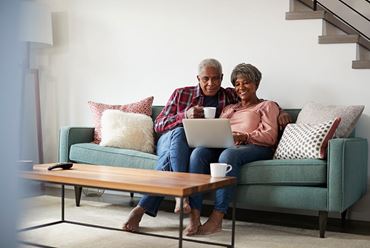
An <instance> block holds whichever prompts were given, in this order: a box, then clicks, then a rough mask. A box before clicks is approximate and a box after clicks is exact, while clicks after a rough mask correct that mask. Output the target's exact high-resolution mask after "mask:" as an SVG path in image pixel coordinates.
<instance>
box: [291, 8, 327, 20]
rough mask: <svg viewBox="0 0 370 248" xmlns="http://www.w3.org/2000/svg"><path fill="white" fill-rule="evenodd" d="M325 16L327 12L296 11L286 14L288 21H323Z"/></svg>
mask: <svg viewBox="0 0 370 248" xmlns="http://www.w3.org/2000/svg"><path fill="white" fill-rule="evenodd" d="M324 16H325V11H323V10H319V11H294V12H286V13H285V19H286V20H304V19H322V18H324Z"/></svg>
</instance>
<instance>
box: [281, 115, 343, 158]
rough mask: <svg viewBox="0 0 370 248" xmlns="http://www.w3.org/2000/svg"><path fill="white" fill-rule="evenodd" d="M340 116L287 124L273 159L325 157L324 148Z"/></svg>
mask: <svg viewBox="0 0 370 248" xmlns="http://www.w3.org/2000/svg"><path fill="white" fill-rule="evenodd" d="M339 123H340V118H336V119H334V120H331V121H327V122H324V123H320V124H317V125H309V124H288V125H287V126H286V128H285V130H284V133H283V136H282V137H281V139H280V141H279V145H278V147H277V148H276V151H275V154H274V159H304V158H312V159H315V158H321V159H324V158H325V157H326V148H327V145H328V142H329V139H331V138H332V137H333V135H334V132H335V130H336V128H337V127H338V124H339Z"/></svg>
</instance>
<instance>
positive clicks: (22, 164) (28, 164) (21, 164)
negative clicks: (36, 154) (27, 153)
mask: <svg viewBox="0 0 370 248" xmlns="http://www.w3.org/2000/svg"><path fill="white" fill-rule="evenodd" d="M17 167H18V169H19V170H21V171H32V170H33V161H32V160H18V161H17Z"/></svg>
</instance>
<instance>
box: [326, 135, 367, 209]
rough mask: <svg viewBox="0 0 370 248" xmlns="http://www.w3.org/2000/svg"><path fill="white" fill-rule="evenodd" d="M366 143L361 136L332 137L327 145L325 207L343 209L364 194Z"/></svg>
mask: <svg viewBox="0 0 370 248" xmlns="http://www.w3.org/2000/svg"><path fill="white" fill-rule="evenodd" d="M367 146H368V143H367V140H366V139H363V138H346V139H342V138H341V139H332V140H330V141H329V147H328V166H327V184H328V210H329V211H336V212H343V211H344V210H346V209H347V208H348V207H350V206H351V205H352V204H354V203H355V202H356V201H357V200H359V199H360V198H361V196H363V195H364V194H365V193H366V190H367V169H368V168H367V167H368V164H367V161H368V148H367Z"/></svg>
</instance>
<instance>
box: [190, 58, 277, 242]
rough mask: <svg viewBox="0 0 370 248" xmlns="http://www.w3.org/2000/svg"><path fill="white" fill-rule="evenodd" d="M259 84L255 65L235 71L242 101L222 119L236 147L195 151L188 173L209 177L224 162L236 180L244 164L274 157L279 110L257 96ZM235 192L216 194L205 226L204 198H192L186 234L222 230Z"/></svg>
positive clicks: (228, 110) (198, 195) (198, 196)
mask: <svg viewBox="0 0 370 248" xmlns="http://www.w3.org/2000/svg"><path fill="white" fill-rule="evenodd" d="M260 81H261V72H260V71H259V70H258V69H257V68H256V67H254V66H253V65H251V64H244V63H242V64H239V65H237V66H236V67H235V68H234V70H233V72H232V74H231V82H232V84H233V85H234V87H235V92H236V94H237V95H238V97H239V99H240V101H239V102H238V103H236V104H232V105H228V106H226V107H225V108H224V110H223V111H222V113H221V116H220V118H228V119H230V124H231V129H232V131H233V137H234V142H235V146H234V147H231V148H227V149H215V148H206V147H197V148H195V149H194V150H193V152H192V153H191V157H190V164H189V172H191V173H202V174H208V173H209V171H210V169H209V165H210V163H212V162H221V163H227V164H231V165H232V167H233V168H232V170H231V171H230V172H229V173H228V174H227V176H235V177H237V176H238V174H239V171H240V167H241V166H242V165H244V164H246V163H249V162H252V161H256V160H264V159H271V158H272V156H273V150H274V149H273V148H274V147H275V146H276V143H277V138H278V116H279V107H278V106H277V104H276V103H274V102H272V101H264V100H261V99H259V98H258V97H257V95H256V92H257V89H258V86H259V83H260ZM233 193H234V188H233V187H228V188H224V189H219V190H217V191H216V198H215V207H214V210H213V212H212V214H211V215H210V217H209V219H208V220H207V222H205V224H203V225H201V222H200V211H201V207H202V195H201V194H197V195H194V196H191V197H190V206H191V209H192V210H191V213H190V223H189V225H188V226H187V227H186V229H185V231H184V233H185V235H188V236H190V235H194V234H203V235H205V234H211V233H215V232H217V231H220V230H221V228H222V220H223V217H224V215H225V213H226V211H227V208H228V205H229V202H230V200H231V199H232V197H233Z"/></svg>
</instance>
